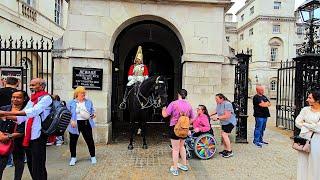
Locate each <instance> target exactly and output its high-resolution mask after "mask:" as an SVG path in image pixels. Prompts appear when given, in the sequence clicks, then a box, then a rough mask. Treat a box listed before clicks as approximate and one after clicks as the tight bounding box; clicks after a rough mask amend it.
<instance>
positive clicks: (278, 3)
mask: <svg viewBox="0 0 320 180" xmlns="http://www.w3.org/2000/svg"><path fill="white" fill-rule="evenodd" d="M280 8H281V2H279V1H274V2H273V9H280Z"/></svg>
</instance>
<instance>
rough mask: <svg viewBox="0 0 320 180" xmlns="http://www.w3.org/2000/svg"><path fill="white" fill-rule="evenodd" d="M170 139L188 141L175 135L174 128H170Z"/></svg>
mask: <svg viewBox="0 0 320 180" xmlns="http://www.w3.org/2000/svg"><path fill="white" fill-rule="evenodd" d="M169 138H170V139H173V140H180V139H186V138H181V137H178V136H176V134H175V133H174V126H169Z"/></svg>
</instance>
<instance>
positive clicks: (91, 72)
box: [72, 67, 103, 90]
mask: <svg viewBox="0 0 320 180" xmlns="http://www.w3.org/2000/svg"><path fill="white" fill-rule="evenodd" d="M102 76H103V69H97V68H83V67H73V69H72V88H74V89H75V88H77V87H78V86H84V87H85V88H86V89H93V90H102Z"/></svg>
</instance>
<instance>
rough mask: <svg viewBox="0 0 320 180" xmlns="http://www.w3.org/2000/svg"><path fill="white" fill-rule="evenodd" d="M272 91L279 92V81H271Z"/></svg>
mask: <svg viewBox="0 0 320 180" xmlns="http://www.w3.org/2000/svg"><path fill="white" fill-rule="evenodd" d="M270 90H271V91H276V90H277V81H276V80H271V82H270Z"/></svg>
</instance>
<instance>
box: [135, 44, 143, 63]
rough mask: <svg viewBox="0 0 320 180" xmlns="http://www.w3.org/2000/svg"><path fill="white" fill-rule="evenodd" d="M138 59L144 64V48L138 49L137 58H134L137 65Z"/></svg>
mask: <svg viewBox="0 0 320 180" xmlns="http://www.w3.org/2000/svg"><path fill="white" fill-rule="evenodd" d="M136 59H140V60H141V63H143V54H142V47H141V46H139V47H138V51H137V54H136V57H135V58H134V62H135V63H136Z"/></svg>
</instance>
